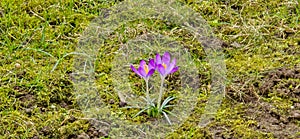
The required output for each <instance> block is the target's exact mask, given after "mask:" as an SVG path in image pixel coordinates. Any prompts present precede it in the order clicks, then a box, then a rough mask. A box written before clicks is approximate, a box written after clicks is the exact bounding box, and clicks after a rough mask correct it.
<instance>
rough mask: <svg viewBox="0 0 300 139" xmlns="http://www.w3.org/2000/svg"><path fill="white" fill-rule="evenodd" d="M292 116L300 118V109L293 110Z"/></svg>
mask: <svg viewBox="0 0 300 139" xmlns="http://www.w3.org/2000/svg"><path fill="white" fill-rule="evenodd" d="M290 118H293V119H300V111H299V110H295V111H292V113H291V116H290Z"/></svg>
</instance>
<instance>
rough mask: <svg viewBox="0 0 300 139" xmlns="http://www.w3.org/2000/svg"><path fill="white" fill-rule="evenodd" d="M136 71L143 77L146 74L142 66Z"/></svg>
mask: <svg viewBox="0 0 300 139" xmlns="http://www.w3.org/2000/svg"><path fill="white" fill-rule="evenodd" d="M138 72H139V73H140V75H141V77H143V78H145V77H146V76H147V74H146V72H145V69H144V68H143V67H139V69H138Z"/></svg>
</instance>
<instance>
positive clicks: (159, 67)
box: [130, 52, 178, 124]
mask: <svg viewBox="0 0 300 139" xmlns="http://www.w3.org/2000/svg"><path fill="white" fill-rule="evenodd" d="M130 67H131V69H132V70H133V71H134V72H135V73H136V74H137V75H139V76H140V77H142V78H143V79H144V80H145V82H146V99H145V100H146V101H147V106H146V107H144V108H143V109H142V110H141V111H139V112H138V113H137V114H136V115H135V116H138V115H139V114H141V113H142V112H144V111H147V113H148V114H149V115H150V116H153V117H157V116H158V115H160V114H163V115H164V117H165V118H166V119H167V121H168V123H169V124H171V121H170V119H169V118H168V115H167V114H172V115H173V116H175V115H174V114H173V113H171V112H170V111H168V110H166V108H168V107H171V106H173V105H168V103H169V102H170V101H171V100H173V99H175V97H171V96H169V97H167V98H166V99H165V100H164V101H163V102H162V103H161V101H162V96H163V85H164V80H165V78H166V77H167V75H169V74H172V73H174V72H176V71H177V70H178V66H176V59H175V58H174V59H173V60H171V56H170V53H169V52H165V53H164V55H163V56H161V55H160V54H156V57H155V59H150V60H149V63H148V65H147V63H146V62H145V61H144V60H141V61H140V66H139V67H138V69H136V68H135V67H134V66H133V65H131V66H130ZM155 71H158V73H159V74H160V78H161V85H160V90H159V95H158V98H157V104H156V105H155V103H154V100H155V98H154V99H151V98H150V95H149V78H150V77H151V76H152V75H153V74H154V73H155Z"/></svg>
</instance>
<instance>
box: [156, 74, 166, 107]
mask: <svg viewBox="0 0 300 139" xmlns="http://www.w3.org/2000/svg"><path fill="white" fill-rule="evenodd" d="M164 80H165V77H161V84H160V90H159V96H158V100H157V109H159V107H160V103H161V97H162V94H163V89H164Z"/></svg>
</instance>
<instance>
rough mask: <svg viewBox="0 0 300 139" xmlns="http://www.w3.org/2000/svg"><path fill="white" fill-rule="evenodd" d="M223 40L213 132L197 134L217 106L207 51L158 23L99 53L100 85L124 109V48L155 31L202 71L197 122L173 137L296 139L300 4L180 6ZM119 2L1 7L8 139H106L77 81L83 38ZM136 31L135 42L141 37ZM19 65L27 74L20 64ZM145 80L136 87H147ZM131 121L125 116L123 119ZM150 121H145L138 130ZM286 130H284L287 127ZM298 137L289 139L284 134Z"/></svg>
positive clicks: (195, 1) (0, 89)
mask: <svg viewBox="0 0 300 139" xmlns="http://www.w3.org/2000/svg"><path fill="white" fill-rule="evenodd" d="M181 2H182V3H184V4H186V5H188V6H189V7H190V8H192V9H194V10H195V11H196V12H198V13H200V14H201V15H202V16H203V18H204V19H205V20H206V21H207V22H208V23H209V25H210V26H212V27H213V29H214V33H215V35H216V36H217V37H218V38H219V39H221V40H222V41H223V45H222V47H223V49H224V51H223V52H224V54H225V62H226V66H227V71H228V73H227V87H226V97H225V98H224V101H223V103H222V105H221V107H220V109H219V110H218V113H217V115H216V117H215V119H214V120H213V122H212V123H211V124H209V125H208V126H206V127H204V128H200V127H198V126H197V123H198V122H199V118H200V117H201V114H202V113H203V109H204V107H205V102H206V101H207V99H208V94H209V87H210V76H209V75H210V72H209V68H210V67H209V64H208V63H207V62H206V61H205V58H206V56H205V53H204V51H203V50H202V47H199V45H200V44H199V43H198V42H196V41H194V40H193V38H192V37H190V35H189V34H188V33H186V32H185V31H184V30H181V29H180V28H175V27H176V26H173V25H169V24H167V23H165V22H163V21H158V20H149V19H143V20H137V21H133V22H130V23H128V24H126V25H124V26H122V27H120V28H118V29H117V30H116V32H117V33H119V34H121V35H122V38H118V37H117V36H113V35H112V36H111V37H110V38H109V40H108V41H107V42H106V44H107V45H106V46H105V47H102V48H101V49H100V50H99V54H98V56H97V61H96V63H95V65H96V68H95V78H96V83H97V88H98V90H99V94H100V97H101V98H102V99H104V100H105V102H109V101H112V104H111V109H112V110H116V113H114V114H115V115H120V116H121V117H123V118H128V117H130V115H134V114H136V111H133V110H132V111H131V110H130V111H127V112H126V111H123V110H119V106H118V102H119V98H118V97H117V94H116V92H115V91H114V89H113V88H112V84H113V83H112V77H113V76H112V75H111V74H110V71H111V68H112V64H111V62H112V60H113V58H114V52H116V51H117V50H118V47H119V45H120V44H122V43H125V42H126V41H127V40H129V39H130V38H134V37H136V36H138V35H139V34H143V33H145V32H149V31H156V32H159V33H161V34H163V35H167V36H170V37H172V38H175V40H177V41H179V42H180V43H182V44H183V45H184V46H185V47H187V48H189V50H190V52H191V55H192V56H193V58H194V60H195V61H197V62H196V63H197V65H198V66H199V72H200V73H199V76H200V77H201V79H202V80H201V87H200V88H201V89H200V90H201V94H200V95H199V98H198V103H197V107H196V108H195V109H194V110H193V113H192V114H191V116H189V118H188V120H187V121H185V122H184V124H183V125H181V126H180V127H179V128H178V129H177V130H176V131H175V132H173V133H170V134H169V135H168V138H178V137H180V138H205V137H207V138H217V137H223V138H286V137H287V138H297V137H299V135H300V122H299V116H298V117H297V113H298V114H299V111H297V109H299V108H300V97H299V92H300V91H299V84H300V80H299V77H300V74H299V69H300V65H299V63H300V57H299V55H300V39H299V38H300V23H299V22H300V21H299V18H300V6H299V5H300V4H299V2H298V1H296V0H272V1H246V0H242V1H219V0H214V1H199V0H185V1H184V0H181ZM118 3H119V2H114V1H105V0H103V1H89V0H87V1H78V0H66V1H57V0H49V1H47V2H41V1H37V0H32V1H18V0H16V1H10V0H2V1H1V2H0V21H1V22H0V34H1V35H0V56H1V60H0V67H1V68H0V138H37V137H39V138H77V137H86V136H90V137H91V138H93V137H95V138H101V137H104V136H106V134H107V132H106V131H105V129H104V128H100V129H99V126H98V125H97V124H96V123H97V122H95V120H94V119H91V118H86V117H85V115H84V113H83V112H82V111H81V110H80V106H79V105H78V103H77V100H76V94H74V90H73V85H74V83H73V82H72V79H71V77H70V74H71V73H72V71H73V65H72V63H73V61H74V56H75V55H77V53H74V51H75V50H76V47H77V43H78V41H79V38H80V36H81V34H82V33H83V31H84V30H85V29H86V28H87V27H88V25H89V23H90V22H91V20H92V19H94V18H96V17H98V15H99V14H100V13H101V9H105V8H109V7H111V6H113V5H116V4H118ZM132 32H134V33H132ZM18 64H19V65H18ZM132 80H133V81H136V83H137V88H141V84H138V81H139V80H137V78H133V79H132ZM124 113H125V116H124ZM145 121H147V117H146V116H144V115H141V116H137V118H136V119H134V122H137V123H140V122H145ZM280 126H281V127H280ZM282 127H283V128H284V129H289V131H287V132H283V131H282V130H281V129H282Z"/></svg>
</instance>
